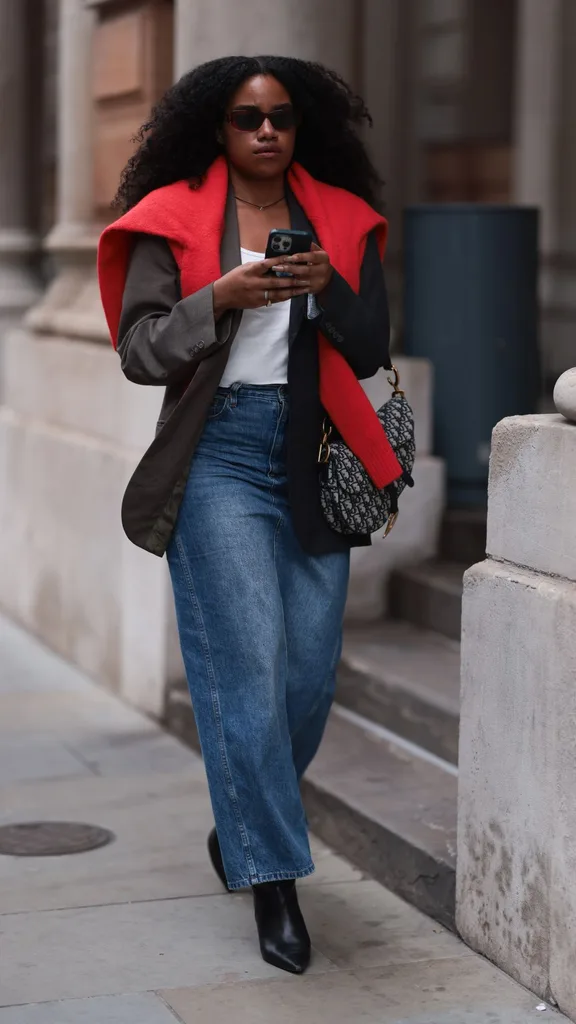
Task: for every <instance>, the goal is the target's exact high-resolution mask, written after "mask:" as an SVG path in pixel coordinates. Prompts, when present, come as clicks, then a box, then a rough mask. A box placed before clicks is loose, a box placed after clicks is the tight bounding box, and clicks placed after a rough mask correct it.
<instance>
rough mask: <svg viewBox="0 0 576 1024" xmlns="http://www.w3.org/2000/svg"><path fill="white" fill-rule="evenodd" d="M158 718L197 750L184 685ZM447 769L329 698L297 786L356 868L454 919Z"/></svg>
mask: <svg viewBox="0 0 576 1024" xmlns="http://www.w3.org/2000/svg"><path fill="white" fill-rule="evenodd" d="M165 725H166V726H167V728H168V729H169V730H170V731H171V732H173V733H174V734H175V735H177V736H179V737H180V738H181V739H182V740H183V741H184V742H185V743H187V744H188V745H189V746H191V747H193V749H195V750H196V751H199V744H198V734H197V732H196V725H195V722H194V716H193V713H192V707H191V705H190V699H189V697H188V691H187V689H186V687H185V686H184V685H181V684H174V685H173V686H172V687H171V688H170V690H169V691H168V694H167V700H166V713H165ZM456 786H457V770H456V768H455V767H454V766H453V765H451V764H448V763H447V762H445V761H442V760H441V759H440V758H437V757H435V756H434V755H433V754H429V753H428V752H427V751H424V750H420V749H419V748H418V747H416V746H415V745H414V744H412V743H410V742H408V741H407V740H405V739H403V738H401V737H398V736H394V734H393V733H391V732H389V731H388V730H386V729H384V728H383V727H382V726H379V725H376V724H374V723H371V722H369V721H367V720H366V719H364V718H362V717H361V716H359V715H357V714H355V713H354V712H353V711H350V710H349V709H348V708H344V707H341V706H339V705H335V706H334V709H333V712H332V715H331V718H330V722H329V723H328V728H327V730H326V735H325V737H324V741H323V743H322V745H321V748H320V752H319V754H318V756H317V757H316V759H315V761H314V762H313V764H312V766H311V768H310V771H309V772H308V774H307V776H306V779H305V780H304V782H303V783H302V791H303V796H304V800H305V804H306V809H307V813H308V818H309V821H310V827H311V829H312V831H313V832H314V833H316V835H318V836H319V837H320V838H321V839H323V840H324V841H325V842H326V843H328V844H329V845H331V846H332V847H333V849H335V850H336V851H337V852H338V853H340V854H342V855H343V856H345V857H347V858H348V859H349V860H350V861H351V862H352V863H353V864H355V865H356V866H357V867H358V868H360V870H362V871H365V872H366V873H367V874H369V875H370V876H372V877H373V878H376V879H378V880H379V881H380V882H382V883H383V884H384V885H386V886H388V888H390V889H392V891H393V892H396V893H397V894H398V895H399V896H401V897H403V898H404V899H406V900H407V901H408V902H410V903H412V904H414V906H416V907H418V908H419V909H420V910H422V911H423V912H424V913H426V914H429V915H430V916H431V917H434V918H435V919H436V920H438V921H440V922H442V924H444V925H446V926H447V927H449V928H453V927H454V889H455V857H456Z"/></svg>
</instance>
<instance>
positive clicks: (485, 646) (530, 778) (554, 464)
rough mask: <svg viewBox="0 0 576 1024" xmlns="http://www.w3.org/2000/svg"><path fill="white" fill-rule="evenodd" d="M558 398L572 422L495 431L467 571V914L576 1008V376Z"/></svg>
mask: <svg viewBox="0 0 576 1024" xmlns="http://www.w3.org/2000/svg"><path fill="white" fill-rule="evenodd" d="M570 373H571V375H572V380H573V379H574V375H576V370H573V371H570ZM566 387H567V386H565V385H563V386H562V387H561V388H560V390H561V391H562V390H563V389H564V391H566ZM558 404H559V407H561V408H563V409H564V411H566V412H568V411H569V406H570V409H571V411H570V415H571V418H572V419H573V420H574V421H575V422H568V421H567V420H566V419H564V417H562V416H560V415H558V416H528V417H516V418H513V419H509V420H505V421H503V422H502V423H501V424H499V426H498V427H497V428H496V430H495V432H494V438H493V451H492V462H491V474H490V494H489V509H488V544H487V549H488V552H489V558H488V560H487V561H486V562H484V563H482V564H481V565H478V566H475V567H473V568H472V569H470V570H469V571H468V573H467V574H466V577H465V589H464V604H463V633H462V708H461V727H460V782H459V789H460V792H459V822H458V834H459V838H458V886H457V924H458V928H459V930H460V932H461V934H462V936H463V938H464V939H465V940H466V942H468V943H469V944H470V945H471V946H472V947H473V948H474V949H476V950H478V951H479V952H481V953H483V954H484V955H485V956H487V957H488V958H489V959H491V960H493V961H494V962H495V963H497V964H498V965H499V966H500V967H501V968H503V970H504V971H506V973H508V974H510V975H512V976H513V977H515V978H517V979H518V980H519V981H521V982H522V983H523V984H524V985H526V986H527V987H528V988H530V989H532V990H533V991H535V992H537V993H539V994H540V995H541V996H542V997H544V998H546V999H547V1000H549V1001H554V1002H556V1003H557V1004H559V1005H560V1007H561V1008H562V1009H563V1010H564V1011H565V1012H566V1013H567V1014H569V1015H570V1016H571V1017H572V1018H574V1017H576V972H575V970H574V963H575V962H576V887H575V884H574V879H575V877H576V802H575V800H574V794H575V793H576V743H575V738H574V722H575V721H576V394H575V392H574V389H573V386H572V398H571V400H570V399H568V405H567V404H566V402H562V401H561V400H560V401H559V403H558Z"/></svg>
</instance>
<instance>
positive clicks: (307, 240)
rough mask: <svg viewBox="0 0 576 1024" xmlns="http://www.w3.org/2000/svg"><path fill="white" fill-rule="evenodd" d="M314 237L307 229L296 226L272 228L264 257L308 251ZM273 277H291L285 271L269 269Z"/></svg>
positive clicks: (268, 258)
mask: <svg viewBox="0 0 576 1024" xmlns="http://www.w3.org/2000/svg"><path fill="white" fill-rule="evenodd" d="M313 241H314V239H313V238H312V235H311V234H310V232H309V231H298V230H297V229H296V228H272V231H271V232H270V234H269V236H268V245H267V246H266V253H265V259H267V260H271V259H273V258H274V257H275V256H278V257H279V258H280V259H281V258H282V257H283V256H295V255H296V253H299V252H310V250H311V248H312V242H313ZM269 273H270V274H274V276H275V277H292V276H293V275H292V274H290V273H289V271H286V272H285V273H283V272H282V271H280V270H270V271H269Z"/></svg>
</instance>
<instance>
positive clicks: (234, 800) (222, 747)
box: [175, 534, 256, 877]
mask: <svg viewBox="0 0 576 1024" xmlns="http://www.w3.org/2000/svg"><path fill="white" fill-rule="evenodd" d="M175 541H176V548H177V550H178V557H179V560H180V566H181V569H182V572H183V574H184V577H185V579H186V583H187V588H188V597H189V599H190V603H191V604H192V609H193V612H194V615H195V616H196V618H197V620H198V622H199V624H200V635H201V642H202V650H203V652H204V658H205V662H206V668H207V671H208V679H209V684H210V697H211V705H212V714H213V716H214V722H215V725H216V734H217V736H218V751H219V754H220V759H221V764H222V768H223V771H224V778H225V780H226V788H227V790H228V798H229V800H230V803H231V805H232V808H233V811H234V817H235V819H236V825H237V827H238V831H239V833H240V839H241V843H242V849H243V851H244V855H245V857H246V866H247V867H248V870H249V871H250V872H251V874H252V876H253V877H255V876H256V864H255V861H254V856H253V854H252V849H251V847H250V840H249V838H248V832H247V829H246V825H245V824H244V819H243V817H242V812H241V809H240V801H239V800H238V794H237V793H236V788H235V786H234V780H233V778H232V772H231V770H230V764H229V761H228V754H227V751H226V741H225V739H224V730H223V728H222V711H221V708H220V699H219V695H218V686H217V683H216V675H215V672H214V665H213V662H212V655H211V652H210V644H209V642H208V633H207V630H206V626H205V625H204V619H203V616H202V610H201V608H200V604H199V602H198V598H197V596H196V591H195V588H194V581H193V579H192V574H191V572H190V570H189V567H188V562H187V560H186V556H185V552H184V545H183V543H182V539H181V537H180V536H179V535H178V534H176V536H175Z"/></svg>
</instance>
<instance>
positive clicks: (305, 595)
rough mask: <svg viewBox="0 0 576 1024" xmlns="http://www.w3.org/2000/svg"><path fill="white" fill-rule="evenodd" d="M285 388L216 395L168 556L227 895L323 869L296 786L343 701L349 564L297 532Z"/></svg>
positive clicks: (252, 388)
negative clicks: (339, 679)
mask: <svg viewBox="0 0 576 1024" xmlns="http://www.w3.org/2000/svg"><path fill="white" fill-rule="evenodd" d="M287 422H288V389H287V387H286V386H285V385H270V386H265V387H256V386H248V385H240V384H235V385H233V386H232V387H231V388H221V389H219V391H218V392H217V395H216V397H215V399H214V402H213V404H212V408H211V410H210V413H209V417H208V420H207V422H206V426H205V429H204V432H203V435H202V438H201V440H200V443H199V445H198V448H197V449H196V452H195V455H194V458H193V460H192V465H191V468H190V474H189V478H188V483H187V486H186V492H185V495H184V498H183V501H182V505H181V508H180V512H179V516H178V521H177V524H176V528H175V531H174V534H173V537H172V540H171V542H170V546H169V549H168V562H169V566H170V573H171V577H172V584H173V588H174V596H175V601H176V613H177V618H178V628H179V633H180V643H181V647H182V655H183V658H184V664H185V667H186V675H187V678H188V684H189V687H190V694H191V697H192V704H193V707H194V713H195V717H196V723H197V726H198V732H199V736H200V743H201V746H202V753H203V756H204V762H205V766H206V772H207V776H208V783H209V787H210V795H211V800H212V806H213V810H214V817H215V821H216V828H217V832H218V838H219V841H220V847H221V850H222V856H223V860H224V867H225V870H226V876H227V879H228V884H229V887H230V888H231V889H240V888H244V887H247V886H249V885H255V884H258V883H261V882H271V881H278V880H281V879H288V878H301V877H303V876H305V875H309V874H310V873H311V872H312V871H313V870H314V865H313V863H312V858H311V854H310V846H309V842H308V830H307V824H306V818H305V814H304V809H303V806H302V801H301V798H300V791H299V779H300V778H301V776H302V775H303V773H304V771H305V770H306V768H307V767H308V765H309V763H310V761H311V760H312V758H313V757H314V755H315V753H316V751H317V749H318V746H319V743H320V740H321V738H322V734H323V732H324V727H325V724H326V719H327V717H328V712H329V710H330V706H331V703H332V700H333V696H334V685H335V673H336V667H337V664H338V660H339V657H340V650H341V635H342V619H343V615H344V605H345V601H346V592H347V587H348V573H349V561H350V560H349V555H348V553H341V552H339V553H335V554H328V555H321V556H311V555H308V554H306V553H305V552H304V551H303V550H302V547H301V546H300V544H299V542H298V540H297V538H296V536H295V534H294V531H293V528H292V523H291V517H290V509H289V505H288V482H287V477H286V430H287Z"/></svg>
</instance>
